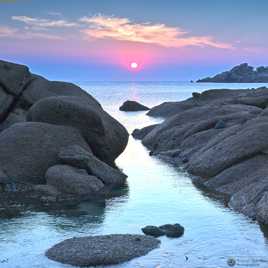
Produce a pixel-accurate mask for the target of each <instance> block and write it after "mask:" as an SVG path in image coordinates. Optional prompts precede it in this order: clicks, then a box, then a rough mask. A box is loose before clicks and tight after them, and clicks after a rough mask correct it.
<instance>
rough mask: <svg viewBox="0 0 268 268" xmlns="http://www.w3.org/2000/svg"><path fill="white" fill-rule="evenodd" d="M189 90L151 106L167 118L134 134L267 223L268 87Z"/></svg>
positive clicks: (206, 187) (229, 201)
mask: <svg viewBox="0 0 268 268" xmlns="http://www.w3.org/2000/svg"><path fill="white" fill-rule="evenodd" d="M192 95H193V96H192V97H191V98H189V99H187V100H185V101H180V102H165V103H163V104H160V105H158V106H156V107H153V108H152V109H151V110H150V111H149V112H148V115H150V116H153V117H161V118H164V119H165V120H164V121H163V123H161V124H158V125H153V126H147V127H146V128H144V129H142V130H135V132H134V137H136V138H139V139H141V140H142V143H143V144H144V145H145V146H146V147H148V148H149V149H150V154H151V155H155V156H158V157H160V158H162V159H164V160H166V161H169V162H172V163H173V164H174V165H176V166H178V167H183V168H184V169H185V170H187V171H188V172H189V174H191V176H192V178H193V182H194V183H195V184H196V185H198V186H199V187H202V189H204V190H207V191H209V192H212V193H216V194H217V195H218V196H219V197H223V199H224V200H226V201H227V204H229V206H230V207H231V208H233V209H235V210H237V211H239V212H242V213H244V214H245V215H247V216H249V217H251V218H253V219H257V220H259V221H260V222H263V223H268V88H265V87H263V88H258V89H241V90H228V89H222V90H208V91H205V92H203V93H193V94H192Z"/></svg>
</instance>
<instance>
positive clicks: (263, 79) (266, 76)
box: [197, 63, 268, 83]
mask: <svg viewBox="0 0 268 268" xmlns="http://www.w3.org/2000/svg"><path fill="white" fill-rule="evenodd" d="M197 82H214V83H267V82H268V67H263V66H261V67H257V68H256V69H254V67H252V66H249V65H248V64H247V63H243V64H240V65H237V66H235V67H234V68H232V69H231V70H230V71H226V72H223V73H220V74H217V75H215V76H213V77H207V78H203V79H199V80H197Z"/></svg>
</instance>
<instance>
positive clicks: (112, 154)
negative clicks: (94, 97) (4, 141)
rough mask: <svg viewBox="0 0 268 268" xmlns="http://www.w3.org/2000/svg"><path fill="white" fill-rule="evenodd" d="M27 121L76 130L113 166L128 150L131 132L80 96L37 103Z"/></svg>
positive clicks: (54, 98)
mask: <svg viewBox="0 0 268 268" xmlns="http://www.w3.org/2000/svg"><path fill="white" fill-rule="evenodd" d="M27 119H28V120H29V121H34V122H46V123H50V124H56V125H67V126H71V127H74V128H76V129H78V130H80V132H81V133H82V135H83V137H84V138H85V139H86V141H87V142H88V144H89V145H90V147H91V149H92V151H93V152H94V154H95V155H96V156H97V157H98V158H100V159H101V160H102V161H105V162H106V163H108V164H110V165H113V162H114V160H115V159H116V157H117V156H118V155H119V154H120V153H122V151H123V150H124V149H125V147H126V144H127V141H128V133H127V131H126V130H125V128H124V127H123V126H121V125H120V124H119V123H118V122H117V121H116V120H115V119H113V118H112V117H110V116H109V115H108V114H107V113H106V112H105V111H104V110H103V109H102V108H101V107H100V106H99V105H96V104H94V102H92V101H91V100H90V101H89V100H88V99H82V98H80V97H66V96H58V97H49V98H45V99H41V100H40V101H38V102H37V103H35V104H34V105H33V106H32V107H31V109H30V110H29V112H28V115H27Z"/></svg>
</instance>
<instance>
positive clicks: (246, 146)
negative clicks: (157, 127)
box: [189, 122, 268, 177]
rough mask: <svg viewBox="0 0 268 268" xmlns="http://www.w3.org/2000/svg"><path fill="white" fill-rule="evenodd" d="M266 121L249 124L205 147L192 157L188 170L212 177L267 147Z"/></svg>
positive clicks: (267, 131)
mask: <svg viewBox="0 0 268 268" xmlns="http://www.w3.org/2000/svg"><path fill="white" fill-rule="evenodd" d="M267 133H268V122H267V123H266V122H264V123H263V124H253V125H251V124H249V125H248V126H246V127H244V128H242V130H241V131H239V132H237V133H236V134H235V135H232V136H229V137H227V138H226V139H225V140H223V141H222V142H220V143H218V144H216V145H215V146H213V147H205V148H204V149H202V151H201V152H200V153H199V154H195V156H193V157H192V159H191V163H190V164H189V171H190V172H191V173H193V174H195V175H198V176H202V177H212V176H215V175H217V174H218V173H220V172H221V171H223V170H224V169H226V168H228V167H231V166H232V165H235V164H237V163H239V162H241V161H243V160H244V159H247V158H250V157H252V156H254V155H256V154H259V153H261V152H262V151H265V150H267V149H268V140H267Z"/></svg>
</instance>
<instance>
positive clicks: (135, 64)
mask: <svg viewBox="0 0 268 268" xmlns="http://www.w3.org/2000/svg"><path fill="white" fill-rule="evenodd" d="M130 67H131V69H137V68H138V67H139V65H138V63H137V62H131V64H130Z"/></svg>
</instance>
